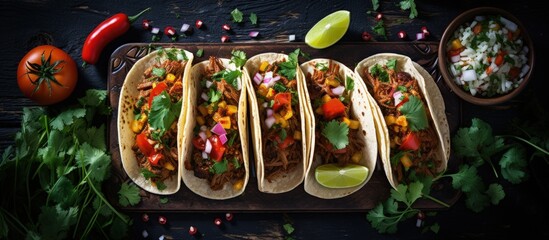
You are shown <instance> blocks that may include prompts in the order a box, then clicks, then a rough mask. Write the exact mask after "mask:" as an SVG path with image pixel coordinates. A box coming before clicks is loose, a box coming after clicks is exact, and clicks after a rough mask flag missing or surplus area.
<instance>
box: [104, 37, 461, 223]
mask: <svg viewBox="0 0 549 240" xmlns="http://www.w3.org/2000/svg"><path fill="white" fill-rule="evenodd" d="M155 46H163V47H170V46H175V47H181V48H184V49H186V50H188V51H190V52H192V53H196V52H197V50H198V49H203V50H204V55H203V56H202V57H196V56H195V59H194V62H195V63H196V62H201V61H204V60H207V59H208V57H209V56H210V55H216V56H218V57H226V58H230V56H231V51H232V50H243V51H244V52H246V54H247V56H248V57H251V56H253V55H255V54H258V53H264V52H280V53H286V54H287V53H290V52H292V51H294V50H295V49H296V48H300V49H301V50H302V51H303V52H305V53H307V54H308V55H309V56H310V57H311V58H331V59H334V60H337V61H339V62H342V63H344V64H345V65H347V66H348V67H349V68H351V69H354V67H355V65H356V64H357V63H358V62H360V61H361V60H362V59H364V58H366V57H368V56H371V55H373V54H376V53H389V52H391V53H398V54H404V55H407V56H409V57H411V59H412V60H414V61H415V62H417V63H418V64H420V65H422V66H423V67H424V68H425V69H426V70H427V71H428V72H429V73H431V74H432V75H433V78H434V79H435V81H436V82H437V84H438V86H439V89H440V90H441V93H442V95H443V97H444V102H445V105H446V115H447V118H448V123H449V126H450V131H451V133H454V132H455V131H456V130H457V127H458V126H459V124H460V121H461V112H460V111H461V104H460V101H459V99H458V98H457V97H456V96H455V95H454V94H453V93H452V92H450V90H449V88H448V87H447V86H446V85H444V81H442V79H441V76H440V74H439V73H438V72H439V71H438V66H437V50H438V42H387V43H381V42H370V43H342V44H336V45H334V46H332V47H329V48H327V49H322V50H317V49H313V48H310V47H308V46H307V45H306V44H304V43H223V44H213V43H172V44H169V43H161V44H157V45H155ZM150 50H151V48H150V47H149V44H146V43H135V44H125V45H123V46H121V47H119V48H118V49H117V50H116V51H114V52H113V54H112V56H111V59H110V62H109V71H108V91H109V101H110V106H111V107H112V108H113V115H112V117H111V119H110V125H109V130H108V132H109V139H108V140H109V148H110V152H111V155H112V176H111V178H110V179H109V180H108V182H107V184H105V186H103V187H104V190H105V191H106V194H107V197H108V199H109V201H110V202H111V203H112V204H113V205H115V206H117V207H119V208H121V209H123V210H128V211H175V212H177V211H179V212H208V211H233V212H250V211H252V212H253V211H258V212H275V211H285V212H290V211H294V212H298V211H299V212H334V211H338V212H341V211H347V212H351V211H354V212H356V211H367V210H369V209H372V208H374V207H375V206H376V204H377V203H379V202H380V201H383V200H385V199H386V198H387V197H388V196H389V194H390V188H391V187H390V185H389V182H388V181H387V178H386V176H385V172H384V171H383V169H382V167H381V166H382V163H381V161H380V160H379V157H378V162H377V164H376V165H377V167H376V169H375V170H374V173H373V176H372V178H371V179H370V181H369V182H368V183H367V184H366V185H365V186H364V187H363V188H362V189H361V190H359V191H357V192H355V193H353V194H351V195H349V196H346V197H343V198H339V199H331V200H326V199H319V198H317V197H314V196H311V195H309V194H307V193H306V192H305V191H304V189H303V184H301V185H300V186H298V187H297V188H295V189H294V190H292V191H290V192H287V193H282V194H268V193H262V192H259V190H258V188H257V180H256V176H255V172H251V173H250V174H251V175H250V181H249V183H248V185H247V187H246V190H245V192H244V193H243V194H242V195H241V196H238V197H236V198H233V199H228V200H210V199H206V198H203V197H200V196H198V195H196V194H194V193H193V192H191V191H190V190H189V189H188V188H187V187H186V186H185V185H184V184H183V183H181V188H180V190H179V191H178V192H177V193H176V194H173V195H168V196H159V195H155V194H151V193H148V192H145V191H141V195H142V201H141V202H140V203H139V204H138V205H136V206H131V207H122V206H119V205H118V194H117V192H118V190H119V189H120V184H121V183H123V182H131V179H129V178H128V176H127V174H126V173H125V171H124V169H123V168H122V163H121V161H120V149H119V144H118V137H117V135H118V133H117V114H116V112H117V111H118V98H119V95H120V89H121V87H122V84H123V82H124V79H125V77H126V74H127V72H128V71H129V70H130V68H131V67H132V66H133V64H134V63H135V62H136V61H137V60H138V59H139V58H141V57H143V56H145V55H146V54H147V53H148V52H149V51H150ZM300 60H301V59H300ZM250 142H251V141H250ZM250 147H251V146H250ZM252 152H253V150H252V149H251V148H250V153H252ZM456 161H457V160H455V159H454V158H453V157H452V156H451V157H450V161H449V169H455V168H456V166H457V165H458V163H456ZM253 165H254V164H253V162H250V166H251V170H252V171H254V170H255V168H253V167H254V166H253ZM431 194H432V196H434V197H436V198H438V199H440V200H442V201H444V202H446V203H447V204H449V205H452V204H454V203H455V202H456V201H457V200H458V199H459V197H460V195H461V194H460V192H458V191H456V190H454V189H453V188H452V186H451V185H450V182H449V181H443V180H439V181H437V183H436V185H434V186H433V190H432V191H431ZM161 198H167V199H168V202H167V203H161V202H160V199H161ZM415 207H417V208H420V209H442V208H443V206H441V205H439V204H437V203H434V202H432V201H427V200H420V201H418V202H417V203H416V205H415Z"/></svg>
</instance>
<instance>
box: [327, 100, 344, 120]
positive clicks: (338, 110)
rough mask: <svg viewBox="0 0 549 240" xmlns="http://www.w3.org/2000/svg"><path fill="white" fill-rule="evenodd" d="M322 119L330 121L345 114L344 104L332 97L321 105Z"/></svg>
mask: <svg viewBox="0 0 549 240" xmlns="http://www.w3.org/2000/svg"><path fill="white" fill-rule="evenodd" d="M322 112H323V115H324V119H326V120H327V121H330V120H332V119H334V118H336V117H340V116H342V115H343V114H345V105H343V103H342V102H341V101H340V100H339V99H338V98H332V99H330V101H328V102H326V103H324V104H323V105H322Z"/></svg>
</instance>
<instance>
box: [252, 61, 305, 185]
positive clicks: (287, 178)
mask: <svg viewBox="0 0 549 240" xmlns="http://www.w3.org/2000/svg"><path fill="white" fill-rule="evenodd" d="M288 59H289V58H288V55H286V54H281V53H262V54H258V55H255V56H253V57H251V58H250V59H248V61H247V62H246V64H245V65H244V68H245V70H246V71H247V73H248V76H249V77H248V78H247V79H248V82H247V83H248V96H249V99H250V100H249V101H250V110H251V114H250V117H251V127H252V141H253V144H254V153H255V155H254V156H255V163H256V168H257V174H256V175H257V182H258V188H259V191H261V192H265V193H284V192H288V191H291V190H293V189H294V188H296V187H297V186H298V185H299V184H301V183H302V182H303V179H304V175H305V170H306V168H307V164H308V163H307V155H308V151H307V140H306V139H307V135H306V131H307V121H306V116H307V115H305V109H304V108H305V106H304V104H303V101H302V100H301V99H302V97H301V96H302V94H303V85H302V84H300V81H299V80H300V79H303V76H302V75H303V73H302V72H301V69H300V68H299V67H296V71H297V73H296V80H297V81H298V84H297V90H298V95H299V96H300V97H299V99H300V101H299V115H300V116H301V119H300V121H301V133H302V138H301V139H302V140H301V145H302V151H303V153H302V156H303V161H302V164H300V165H298V166H297V167H296V168H294V169H293V171H291V172H288V173H286V174H284V175H283V176H281V177H278V178H277V179H275V180H272V181H270V182H269V181H268V180H267V179H265V170H264V168H263V145H262V137H261V136H262V133H261V124H262V123H261V120H260V118H259V114H260V113H259V108H258V106H257V104H258V102H257V97H256V94H255V91H254V88H253V85H252V84H254V83H253V82H252V80H251V79H253V76H252V74H255V73H256V72H257V71H258V69H259V66H260V64H261V62H262V61H267V62H269V63H273V62H276V61H281V60H288Z"/></svg>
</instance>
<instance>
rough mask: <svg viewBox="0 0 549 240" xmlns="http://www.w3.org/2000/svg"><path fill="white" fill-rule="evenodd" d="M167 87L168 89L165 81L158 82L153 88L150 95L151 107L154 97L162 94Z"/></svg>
mask: <svg viewBox="0 0 549 240" xmlns="http://www.w3.org/2000/svg"><path fill="white" fill-rule="evenodd" d="M166 89H168V84H166V83H165V82H160V83H158V84H156V87H154V88H153V89H152V90H151V93H150V95H149V108H150V107H151V105H152V101H153V99H154V97H156V96H158V95H160V94H161V93H162V92H163V91H165V90H166Z"/></svg>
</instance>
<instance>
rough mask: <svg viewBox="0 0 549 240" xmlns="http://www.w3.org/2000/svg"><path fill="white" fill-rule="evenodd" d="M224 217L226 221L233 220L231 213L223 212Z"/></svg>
mask: <svg viewBox="0 0 549 240" xmlns="http://www.w3.org/2000/svg"><path fill="white" fill-rule="evenodd" d="M225 219H227V221H232V220H233V214H232V213H225Z"/></svg>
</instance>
